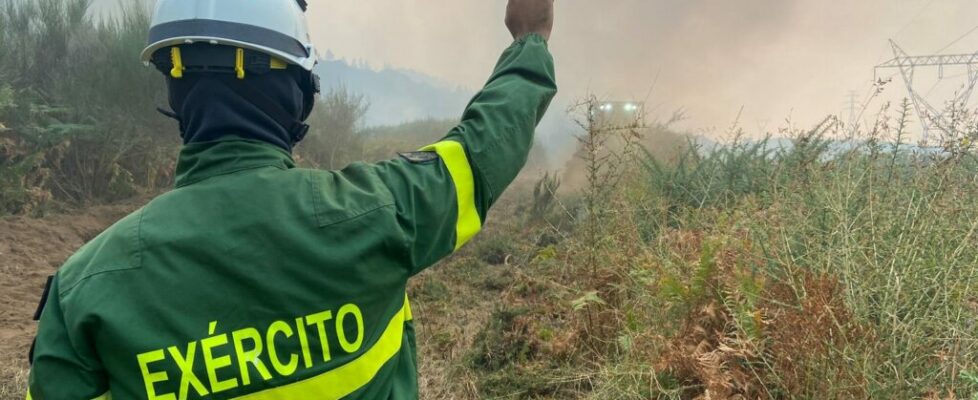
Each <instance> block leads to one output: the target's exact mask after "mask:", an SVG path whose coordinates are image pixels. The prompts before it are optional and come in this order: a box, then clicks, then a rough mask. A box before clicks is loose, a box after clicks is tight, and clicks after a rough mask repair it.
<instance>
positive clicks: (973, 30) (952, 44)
mask: <svg viewBox="0 0 978 400" xmlns="http://www.w3.org/2000/svg"><path fill="white" fill-rule="evenodd" d="M975 31H978V25H975V27H974V28H971V30H969V31H968V32H966V33H965V34H964V35H961V36H960V37H958V38H957V39H954V41H952V42H951V43H950V44H948V45H947V46H944V47H943V48H941V49H940V50H938V51H935V52H934V53H942V52H944V50H947V49H948V48H949V47H951V46H954V45H955V44H957V43H958V42H960V41H962V40H964V38H966V37H968V35H970V34H972V33H975Z"/></svg>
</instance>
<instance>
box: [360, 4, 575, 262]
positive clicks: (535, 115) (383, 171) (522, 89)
mask: <svg viewBox="0 0 978 400" xmlns="http://www.w3.org/2000/svg"><path fill="white" fill-rule="evenodd" d="M506 24H507V26H508V27H509V28H510V31H511V32H512V34H513V37H514V38H515V42H514V43H513V44H512V46H510V47H509V48H508V49H506V50H505V51H504V52H503V54H502V57H500V59H499V62H498V64H497V65H496V69H495V71H494V72H493V73H492V76H491V77H490V78H489V81H488V83H486V85H485V87H484V88H483V89H482V90H481V91H480V92H479V93H478V94H476V95H475V97H474V98H473V99H472V101H471V102H470V103H469V105H468V107H467V108H466V110H465V112H464V114H463V115H462V121H461V123H460V124H459V125H458V126H457V127H456V128H454V129H452V131H451V132H449V134H448V135H447V136H446V137H445V138H444V139H443V140H442V141H440V142H438V143H435V144H433V145H431V146H428V147H425V148H423V149H422V150H421V151H420V152H417V153H410V154H405V155H404V157H403V158H402V159H399V160H393V161H389V162H385V163H381V164H379V165H378V167H379V169H378V172H379V174H380V176H381V178H382V179H383V180H384V181H385V183H386V184H387V186H388V187H389V188H390V189H391V192H392V194H393V196H394V199H395V203H396V204H397V210H398V217H399V223H400V225H401V227H402V228H403V233H404V235H405V240H408V241H410V242H411V248H412V250H411V255H410V256H411V264H412V267H413V269H414V272H418V271H420V270H421V269H423V268H425V267H427V266H429V265H431V264H433V263H435V262H436V261H438V260H439V259H440V258H442V257H444V256H446V255H448V254H450V253H451V252H452V251H454V250H457V249H458V248H460V247H461V246H462V245H463V244H465V242H467V241H468V240H469V239H471V238H472V237H473V236H474V235H475V234H476V233H477V232H478V231H479V230H480V229H481V227H482V224H483V222H484V221H485V219H486V215H487V213H488V211H489V208H490V207H491V206H492V205H493V204H494V203H495V202H496V200H497V199H499V196H500V195H502V193H503V191H504V190H505V189H506V188H507V187H508V186H509V184H510V183H512V181H513V179H515V178H516V175H517V174H518V173H519V172H520V170H521V169H522V168H523V166H524V165H525V164H526V159H527V156H528V155H529V152H530V148H531V146H532V145H533V134H534V131H535V129H536V126H537V124H538V123H539V122H540V119H541V118H543V115H544V113H545V112H546V110H547V107H548V106H549V105H550V101H551V99H553V96H554V95H555V94H556V93H557V84H556V79H555V76H554V75H555V74H554V64H553V57H552V56H551V55H550V51H549V50H548V48H547V40H548V38H549V36H550V30H551V27H552V26H553V0H510V2H509V7H508V9H507V18H506Z"/></svg>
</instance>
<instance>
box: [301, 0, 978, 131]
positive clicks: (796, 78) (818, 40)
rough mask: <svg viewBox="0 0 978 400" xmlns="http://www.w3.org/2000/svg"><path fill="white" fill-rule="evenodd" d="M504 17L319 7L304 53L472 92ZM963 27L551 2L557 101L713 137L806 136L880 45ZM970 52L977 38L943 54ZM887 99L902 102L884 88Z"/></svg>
mask: <svg viewBox="0 0 978 400" xmlns="http://www.w3.org/2000/svg"><path fill="white" fill-rule="evenodd" d="M504 7H505V1H502V0H497V1H484V0H460V1H452V2H432V1H424V0H405V1H398V2H388V1H380V0H365V1H357V2H349V1H340V0H320V1H318V2H317V1H313V4H312V5H311V14H310V15H311V17H312V24H313V28H312V29H313V32H314V35H315V39H316V40H317V41H318V42H319V43H321V44H322V45H324V47H328V48H330V49H332V50H333V51H334V52H335V53H336V54H338V55H340V56H345V57H348V58H361V59H365V60H367V61H369V62H372V63H374V64H377V65H381V64H388V63H389V64H394V65H397V66H402V67H408V68H414V69H417V70H420V71H422V72H426V73H429V74H432V75H435V76H439V77H443V78H445V79H447V80H449V81H451V82H453V83H457V84H461V85H464V86H468V87H478V86H479V85H481V83H482V82H483V80H484V79H485V77H486V76H487V75H488V73H489V71H490V69H491V66H492V65H493V63H494V62H495V58H496V57H497V55H498V53H499V51H500V50H501V49H502V48H504V47H505V46H506V44H507V43H508V42H509V40H510V39H509V38H508V35H507V33H506V31H505V28H504V27H503V26H502V23H501V21H502V18H503V9H504ZM974 16H978V3H976V2H974V1H970V0H860V1H848V2H839V1H803V0H797V1H785V0H738V1H729V0H601V1H594V0H591V1H586V0H558V1H557V27H556V31H555V32H554V37H553V41H552V48H553V52H554V54H555V56H556V59H557V69H558V78H559V83H560V85H561V94H560V96H559V98H558V99H557V100H558V104H566V103H569V102H570V101H569V100H570V99H573V98H575V97H579V96H581V95H583V94H584V93H586V92H588V91H591V92H595V93H597V94H599V95H602V96H605V97H608V98H614V99H638V100H643V99H645V97H646V96H649V104H650V109H652V110H653V111H654V112H656V110H657V112H660V113H662V114H668V113H671V112H672V111H673V110H674V109H676V108H680V107H684V108H686V109H687V110H688V113H689V115H690V117H691V119H690V121H689V122H688V123H687V125H688V126H689V128H691V129H696V128H709V127H721V129H722V128H723V127H726V126H729V125H730V124H732V123H733V122H734V120H735V119H736V118H737V116H738V115H741V117H740V123H741V124H742V125H743V126H744V127H745V128H748V129H749V130H763V129H762V128H766V129H767V130H770V129H773V128H774V127H776V126H779V125H783V122H782V121H783V120H784V119H786V118H789V117H790V118H791V119H792V120H793V121H794V122H795V123H797V124H799V125H807V124H811V123H814V122H815V121H817V120H818V119H820V118H821V117H823V116H824V115H826V114H830V113H839V112H840V111H842V109H843V108H844V107H843V104H842V103H843V101H844V100H845V96H846V95H847V93H848V92H849V91H850V90H855V91H858V92H859V97H860V98H863V97H864V95H865V94H866V93H868V90H869V88H870V81H871V80H872V78H873V70H872V67H873V66H874V65H875V64H877V63H879V62H882V61H885V60H886V59H888V58H890V57H891V56H892V54H891V53H890V50H889V46H888V44H887V42H886V41H887V39H889V38H895V39H896V40H898V41H900V42H901V44H902V45H903V46H904V47H905V48H906V49H907V51H909V52H911V53H928V52H932V51H935V50H937V49H940V48H941V47H943V46H944V45H945V44H946V43H948V42H950V41H951V40H953V39H954V38H956V37H958V36H959V35H960V34H962V33H964V32H966V31H968V30H969V29H970V28H972V27H973V26H974V25H975V18H974ZM976 49H978V34H976V35H974V36H973V37H971V38H968V39H967V40H963V41H962V42H960V43H959V44H958V46H956V47H955V48H951V49H948V51H968V52H970V51H974V50H976ZM656 77H658V79H656ZM653 84H654V89H653V90H652V91H651V95H649V92H650V89H652V88H653ZM948 85H950V86H953V85H954V84H953V83H948ZM924 89H925V90H926V89H927V88H924ZM951 90H953V89H951ZM888 91H889V92H891V93H892V94H893V95H894V97H900V96H902V95H903V91H902V88H900V87H897V85H895V84H894V85H891V87H890V88H888ZM938 103H939V102H938ZM741 107H743V113H742V114H740V110H741ZM556 111H561V110H556Z"/></svg>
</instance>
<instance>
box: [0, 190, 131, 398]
mask: <svg viewBox="0 0 978 400" xmlns="http://www.w3.org/2000/svg"><path fill="white" fill-rule="evenodd" d="M136 208H138V206H137V205H132V204H127V205H117V206H101V207H94V208H91V209H88V210H85V211H79V212H76V213H68V214H55V215H48V216H45V217H44V218H30V217H4V218H0V399H4V400H6V399H23V396H24V388H25V387H26V380H27V352H28V350H29V348H30V344H31V340H32V339H33V337H34V330H35V327H36V322H34V321H33V320H32V317H33V316H34V311H35V310H36V309H37V305H38V302H39V300H40V298H41V292H42V291H43V289H44V282H45V281H46V279H47V277H48V276H50V275H51V274H53V273H54V272H55V271H56V270H57V268H58V267H59V266H61V264H62V263H63V262H64V261H65V260H66V259H67V258H68V257H69V256H70V255H71V254H72V253H73V252H74V251H75V250H77V249H78V248H79V247H81V246H82V245H83V244H84V243H85V242H86V241H88V240H90V239H92V238H94V237H95V236H96V235H98V234H99V233H100V232H102V231H103V230H104V229H105V228H107V227H109V226H110V225H112V223H114V222H115V221H117V220H119V219H120V218H122V217H124V216H126V215H127V214H128V213H129V212H131V211H133V210H135V209H136Z"/></svg>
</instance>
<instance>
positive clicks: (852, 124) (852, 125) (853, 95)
mask: <svg viewBox="0 0 978 400" xmlns="http://www.w3.org/2000/svg"><path fill="white" fill-rule="evenodd" d="M858 97H859V93H857V92H856V91H855V90H850V91H849V96H848V99H849V101H848V102H846V105H848V106H849V129H852V130H855V129H856V119H857V118H859V116H857V115H856V102H857V100H856V99H857V98H858Z"/></svg>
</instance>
